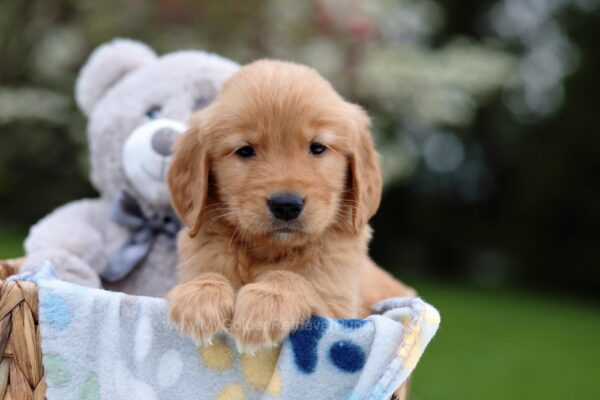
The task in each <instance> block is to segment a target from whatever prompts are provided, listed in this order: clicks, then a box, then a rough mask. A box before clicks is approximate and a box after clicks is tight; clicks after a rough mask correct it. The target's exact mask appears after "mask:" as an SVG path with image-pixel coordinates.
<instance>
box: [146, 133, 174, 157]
mask: <svg viewBox="0 0 600 400" xmlns="http://www.w3.org/2000/svg"><path fill="white" fill-rule="evenodd" d="M176 138H177V131H176V130H175V129H171V128H167V127H164V128H160V129H159V130H157V131H156V132H154V135H152V149H153V150H154V151H155V152H157V153H158V154H160V155H161V156H165V157H166V156H170V155H171V154H172V153H173V143H175V139H176Z"/></svg>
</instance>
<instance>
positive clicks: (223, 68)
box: [24, 39, 238, 296]
mask: <svg viewBox="0 0 600 400" xmlns="http://www.w3.org/2000/svg"><path fill="white" fill-rule="evenodd" d="M237 68H238V65H237V64H236V63H234V62H232V61H230V60H227V59H225V58H222V57H220V56H217V55H213V54H208V53H204V52H201V51H180V52H175V53H170V54H166V55H164V56H162V57H158V56H156V54H155V53H154V52H153V51H152V50H151V49H150V48H149V47H147V46H146V45H144V44H142V43H139V42H135V41H131V40H124V39H119V40H115V41H113V42H110V43H107V44H104V45H102V46H100V47H99V48H98V49H97V50H95V51H94V52H93V54H92V55H91V57H90V59H89V60H88V62H87V63H86V65H85V66H84V67H83V69H82V71H81V74H80V76H79V79H78V82H77V87H76V98H77V102H78V104H79V106H80V108H81V110H82V111H83V112H84V113H85V114H86V116H87V117H88V119H89V122H88V141H89V150H90V162H91V180H92V183H93V184H94V186H95V187H96V189H97V190H98V191H99V193H100V198H98V199H89V200H79V201H74V202H72V203H69V204H66V205H64V206H62V207H60V208H58V209H56V210H55V211H53V212H52V213H51V214H49V215H48V216H46V217H45V218H43V219H42V220H41V221H39V222H38V223H37V224H36V225H34V226H33V227H32V228H31V230H30V233H29V236H28V238H27V240H26V242H25V250H26V254H27V259H26V264H25V266H24V269H31V268H33V267H35V266H37V265H39V264H40V263H41V262H42V261H44V260H50V261H52V262H53V264H54V265H55V266H56V268H57V270H58V271H57V272H58V273H59V275H60V277H61V278H63V279H65V280H68V281H71V282H75V283H79V284H83V285H87V286H92V287H99V286H100V285H101V284H102V282H101V279H100V278H99V274H100V273H101V272H102V271H103V270H104V268H106V265H107V262H108V259H109V258H110V257H111V256H112V255H113V254H114V253H115V252H116V251H117V249H119V247H120V246H121V245H123V243H124V242H125V241H126V240H127V238H128V237H129V232H128V231H127V230H126V229H124V228H123V227H121V226H119V225H116V224H115V223H114V222H112V221H111V220H110V218H109V213H110V210H111V207H112V202H113V200H114V198H115V196H116V195H117V194H118V193H119V192H120V191H122V190H126V191H128V192H129V193H131V194H132V195H134V196H136V198H137V200H138V201H139V202H140V205H141V207H142V209H143V210H144V212H146V213H149V214H151V213H153V212H159V211H162V210H161V209H162V208H164V207H165V205H161V204H152V203H151V202H149V201H147V200H144V199H143V198H142V197H141V196H139V195H137V193H136V190H135V188H134V187H133V185H132V184H131V183H130V182H129V181H128V178H127V176H126V175H125V173H124V169H123V161H122V156H123V145H124V143H125V141H126V139H127V138H128V136H129V135H130V134H131V133H132V132H133V131H134V130H135V129H136V127H139V126H140V125H142V124H144V123H145V122H147V120H148V117H147V116H146V112H147V110H148V109H150V108H151V107H153V106H161V107H162V113H161V117H164V118H168V119H172V120H176V121H181V122H186V120H187V119H188V117H189V116H190V115H191V114H192V112H193V111H194V109H195V108H197V107H198V106H202V105H205V104H203V103H207V102H210V101H211V100H212V99H213V98H214V96H215V95H216V93H217V91H218V89H219V88H220V86H221V84H222V83H223V81H224V80H225V79H227V78H228V77H229V76H230V75H231V74H232V73H234V72H235V71H236V70H237ZM176 261H177V254H176V249H175V246H174V245H173V244H172V243H171V242H169V241H168V240H167V239H166V238H165V237H164V236H159V237H158V239H157V241H156V243H155V244H154V247H153V248H152V251H151V253H150V254H149V256H148V257H147V259H146V260H145V262H144V263H143V265H141V266H139V267H138V268H136V269H135V270H134V272H133V273H131V274H130V275H129V276H128V277H126V278H125V279H123V280H122V281H120V282H117V283H113V284H108V283H104V284H103V286H104V287H105V288H108V289H111V290H119V291H124V292H126V293H130V294H137V295H150V296H160V295H162V294H164V293H165V292H166V291H167V290H168V289H170V288H171V287H172V286H173V285H174V284H175V282H176V273H175V265H176Z"/></svg>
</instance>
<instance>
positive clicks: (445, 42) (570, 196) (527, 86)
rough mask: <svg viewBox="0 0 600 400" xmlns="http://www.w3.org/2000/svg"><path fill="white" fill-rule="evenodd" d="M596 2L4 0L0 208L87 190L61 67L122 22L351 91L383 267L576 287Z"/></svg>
mask: <svg viewBox="0 0 600 400" xmlns="http://www.w3.org/2000/svg"><path fill="white" fill-rule="evenodd" d="M597 3H598V2H597V1H595V0H482V1H480V2H477V3H473V2H468V1H464V0H463V1H460V0H445V1H443V2H442V1H433V0H311V1H296V0H247V1H244V2H236V1H233V0H221V1H192V0H160V1H142V0H126V1H121V0H119V1H117V0H106V1H102V2H98V1H92V0H30V1H17V0H4V1H3V2H2V3H0V9H1V12H0V60H1V62H0V221H1V224H2V225H3V226H14V227H16V229H17V230H18V229H22V228H23V227H27V226H29V225H30V224H32V223H33V222H35V221H36V220H37V219H38V218H40V217H41V216H43V215H44V214H46V213H47V212H49V211H50V210H51V209H53V208H54V207H56V206H58V205H60V204H63V203H65V202H67V201H69V200H72V199H76V198H80V197H84V196H93V195H94V191H93V189H92V188H91V186H90V184H89V182H88V180H87V156H86V142H85V120H84V118H83V117H82V116H81V114H80V113H79V112H78V110H77V109H76V106H75V104H74V101H73V95H72V92H73V85H74V80H75V78H76V75H77V72H78V70H79V68H80V67H81V65H82V63H83V62H84V61H85V59H86V57H87V56H88V55H89V53H90V52H91V51H92V50H93V49H94V48H95V47H96V46H97V45H99V44H101V43H103V42H106V41H108V40H111V39H113V38H114V37H130V38H134V39H138V40H142V41H144V42H147V43H148V44H149V45H151V46H152V47H153V48H155V49H156V50H157V51H158V52H159V53H165V52H169V51H174V50H178V49H183V48H200V49H206V50H209V51H213V52H216V53H219V54H222V55H224V56H226V57H229V58H232V59H234V60H237V61H239V62H242V63H245V62H248V61H251V60H253V59H256V58H261V57H275V58H282V59H288V60H294V61H297V62H301V63H306V64H309V65H312V66H314V67H315V68H317V69H318V70H319V71H320V72H321V73H322V74H324V75H325V76H326V77H327V78H328V79H330V80H332V82H333V83H334V85H335V86H336V87H337V88H338V89H339V90H340V91H341V92H342V93H343V94H344V95H345V96H346V97H348V98H349V99H351V100H352V101H355V102H358V103H360V104H362V105H363V106H365V107H366V108H367V109H368V111H369V112H370V114H371V115H372V117H373V120H374V124H375V125H374V133H375V135H376V139H377V141H378V143H379V148H380V150H381V153H382V165H383V168H384V173H385V176H386V181H387V183H388V185H387V189H386V193H385V196H384V202H383V205H382V209H381V212H380V214H379V215H378V217H376V218H375V220H374V226H375V228H376V230H377V231H378V234H377V235H376V236H375V237H376V239H375V241H374V243H373V246H372V247H373V254H374V257H375V258H376V259H377V260H378V261H380V262H382V263H383V264H384V265H386V266H387V267H389V268H390V269H393V270H397V271H402V275H403V276H406V275H408V276H410V275H411V274H412V275H417V274H438V275H443V276H453V277H454V276H460V277H468V278H469V279H471V280H474V281H476V282H478V283H480V284H484V285H498V284H504V283H515V282H526V283H530V284H551V285H555V286H560V287H563V288H564V287H567V288H571V289H572V290H576V289H586V290H588V291H589V292H592V291H594V290H596V289H598V286H599V281H600V280H599V279H598V277H599V273H598V272H596V271H595V270H594V268H593V267H594V266H596V265H598V264H599V262H600V256H599V255H598V254H597V252H596V251H595V246H594V245H595V243H598V239H599V238H598V233H597V229H594V228H595V227H596V226H597V225H598V217H599V215H598V214H599V213H600V208H599V207H598V206H597V205H596V203H597V201H596V200H595V199H597V198H598V197H597V196H598V190H599V187H598V183H597V178H595V177H596V176H598V174H597V172H598V171H597V170H598V168H599V161H598V157H597V155H598V154H600V153H599V152H598V150H600V149H598V147H599V146H600V139H599V138H598V137H597V135H595V129H594V128H593V127H594V126H595V123H596V120H597V116H596V110H595V108H596V105H597V104H598V99H597V96H598V95H597V94H596V93H594V92H593V91H592V90H591V89H590V88H594V87H597V84H598V82H597V80H598V76H597V73H596V71H597V70H598V69H599V68H600V65H598V63H599V61H598V59H597V57H596V58H594V57H593V55H594V54H596V53H597V51H598V45H599V44H598V41H597V37H598V33H599V32H598V30H599V29H598V27H599V26H600V25H599V24H598V22H599V21H598V19H599V16H598V12H597V10H598V7H597ZM595 85H596V86H595Z"/></svg>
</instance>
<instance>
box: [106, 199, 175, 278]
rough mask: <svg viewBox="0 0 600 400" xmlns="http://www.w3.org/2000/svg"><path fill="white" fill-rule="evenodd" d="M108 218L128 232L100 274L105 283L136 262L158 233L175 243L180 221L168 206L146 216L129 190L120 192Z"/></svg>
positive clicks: (148, 249)
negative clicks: (122, 243) (126, 237)
mask: <svg viewBox="0 0 600 400" xmlns="http://www.w3.org/2000/svg"><path fill="white" fill-rule="evenodd" d="M110 219H111V220H112V221H114V222H116V223H117V224H119V225H121V226H124V227H125V228H127V229H129V230H130V231H131V236H130V237H129V239H128V240H127V241H126V242H125V244H124V245H123V246H122V247H121V248H120V249H119V250H118V251H117V252H116V253H115V254H114V255H113V256H112V257H111V259H110V260H109V262H108V266H107V267H106V269H105V270H104V271H103V272H102V273H101V274H100V276H102V278H103V279H105V280H107V281H108V282H117V281H119V280H121V279H123V278H124V277H126V276H127V275H128V274H129V273H130V272H131V271H133V269H134V268H135V267H137V266H138V265H140V264H141V263H142V262H143V261H144V260H145V259H146V257H147V256H148V254H149V253H150V250H152V246H153V245H154V241H155V240H156V238H157V237H158V235H161V234H162V235H165V236H166V237H167V238H168V239H169V240H171V241H172V242H173V244H175V238H176V236H177V232H179V230H180V229H181V222H180V221H179V219H178V218H177V215H175V212H174V211H173V210H171V209H169V210H168V211H166V212H164V213H156V214H154V215H152V216H151V217H149V218H148V217H146V216H145V215H144V213H143V211H142V208H141V207H140V205H139V203H138V201H137V200H136V199H135V198H134V197H133V196H131V195H130V194H129V193H127V192H125V191H122V192H120V193H119V194H118V195H117V197H116V198H115V201H114V202H113V207H112V210H111V214H110Z"/></svg>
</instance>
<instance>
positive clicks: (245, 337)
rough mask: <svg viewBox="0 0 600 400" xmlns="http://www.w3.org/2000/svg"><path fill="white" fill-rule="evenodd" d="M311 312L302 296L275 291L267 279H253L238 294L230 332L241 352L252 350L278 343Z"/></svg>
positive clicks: (251, 351) (252, 351)
mask: <svg viewBox="0 0 600 400" xmlns="http://www.w3.org/2000/svg"><path fill="white" fill-rule="evenodd" d="M310 315H311V308H310V306H309V304H307V302H306V301H305V300H304V301H303V300H302V298H301V296H298V295H296V294H295V293H293V292H284V291H277V290H275V289H274V288H273V287H272V286H271V285H270V284H269V283H268V282H258V283H252V284H249V285H246V286H244V287H243V288H242V289H241V290H240V291H239V293H238V295H237V299H236V304H235V312H234V316H233V323H232V325H231V328H230V333H231V335H232V336H233V337H234V338H235V340H236V343H237V347H238V350H239V351H240V352H243V353H254V352H256V351H257V350H260V349H262V348H268V347H273V346H276V345H277V344H279V343H280V342H281V341H282V340H283V339H284V338H285V336H287V335H288V333H290V331H292V330H294V329H296V328H297V327H298V326H299V325H300V324H301V323H302V322H304V321H305V320H306V319H307V318H308V317H310Z"/></svg>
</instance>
